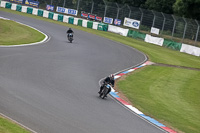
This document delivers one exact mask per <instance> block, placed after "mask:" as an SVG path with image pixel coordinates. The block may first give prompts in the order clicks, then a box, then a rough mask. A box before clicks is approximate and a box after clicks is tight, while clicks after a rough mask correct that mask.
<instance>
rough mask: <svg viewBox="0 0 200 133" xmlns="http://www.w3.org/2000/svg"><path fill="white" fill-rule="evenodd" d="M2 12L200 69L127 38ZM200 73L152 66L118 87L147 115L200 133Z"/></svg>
mask: <svg viewBox="0 0 200 133" xmlns="http://www.w3.org/2000/svg"><path fill="white" fill-rule="evenodd" d="M0 10H2V11H6V12H10V13H15V14H19V15H24V16H28V17H32V18H36V19H40V20H44V21H48V22H52V23H56V24H60V25H64V26H68V27H71V28H75V29H79V30H83V31H86V32H89V33H92V34H96V35H99V36H102V37H105V38H108V39H111V40H113V41H116V42H120V43H123V44H126V45H128V46H131V47H134V48H136V49H138V50H140V51H142V52H144V53H145V54H147V56H148V57H149V59H150V60H151V61H153V62H156V63H163V64H169V65H177V66H186V67H193V68H200V60H199V57H196V56H192V55H188V54H185V53H180V52H178V51H174V50H171V49H167V48H164V47H160V46H156V45H153V44H148V43H145V42H143V41H139V40H134V39H132V38H128V37H123V36H120V35H118V34H114V33H110V32H103V31H97V30H93V29H88V28H83V27H79V26H75V25H71V24H66V23H62V22H58V21H54V20H50V19H46V18H42V17H38V16H33V15H30V14H26V13H20V12H16V11H11V10H8V9H3V8H0ZM199 81H200V72H199V71H195V70H188V69H181V68H172V67H161V66H148V67H145V68H144V69H139V70H137V71H135V72H134V73H132V74H130V75H129V76H127V77H126V80H122V81H119V82H117V86H118V87H119V88H120V90H121V91H122V92H123V93H124V94H125V96H127V97H128V98H129V99H130V101H131V102H132V103H133V104H134V106H136V107H137V108H138V109H140V110H141V111H142V112H144V113H145V114H147V115H149V116H151V117H154V118H155V119H157V120H159V121H161V122H163V123H165V124H166V125H167V126H169V127H172V126H173V127H174V128H175V129H177V130H179V131H183V132H193V133H195V132H198V131H199V130H200V129H199V126H198V125H200V119H199V118H200V116H199V113H198V112H200V108H199V107H200V102H199V100H198V96H199V95H200V94H199V92H200V90H199V88H198V86H199V85H200V84H199V83H200V82H199Z"/></svg>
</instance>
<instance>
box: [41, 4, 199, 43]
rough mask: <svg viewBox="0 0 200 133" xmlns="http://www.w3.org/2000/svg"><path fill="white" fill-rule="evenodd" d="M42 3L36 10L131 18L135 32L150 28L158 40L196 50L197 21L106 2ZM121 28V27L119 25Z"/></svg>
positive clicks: (148, 31)
mask: <svg viewBox="0 0 200 133" xmlns="http://www.w3.org/2000/svg"><path fill="white" fill-rule="evenodd" d="M38 1H39V2H41V3H43V4H41V6H40V7H44V8H45V6H46V5H47V4H49V5H54V7H56V6H61V7H66V8H71V9H76V10H77V11H78V13H79V16H80V13H81V11H85V12H88V13H90V14H97V15H98V16H101V17H109V18H113V19H120V20H121V21H122V24H123V21H124V18H125V17H127V18H131V19H135V20H138V21H140V22H141V25H140V27H139V30H140V31H141V32H144V33H150V32H151V27H154V28H157V29H159V30H160V32H159V36H161V37H164V38H168V39H170V40H174V41H177V42H181V43H189V44H192V45H198V46H200V33H199V30H200V21H198V20H193V19H187V18H184V17H178V16H175V15H171V14H165V13H162V12H156V11H152V10H147V9H142V8H138V7H131V6H129V5H127V4H125V5H121V4H119V3H114V2H107V1H106V0H101V1H100V0H98V1H94V0H59V1H53V0H38ZM121 26H122V25H121Z"/></svg>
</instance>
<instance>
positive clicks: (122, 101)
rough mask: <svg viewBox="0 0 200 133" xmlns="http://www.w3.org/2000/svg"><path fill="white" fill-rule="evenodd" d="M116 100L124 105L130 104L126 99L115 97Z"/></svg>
mask: <svg viewBox="0 0 200 133" xmlns="http://www.w3.org/2000/svg"><path fill="white" fill-rule="evenodd" d="M116 99H117V100H118V101H120V102H121V103H122V104H124V105H130V104H129V103H127V102H126V101H124V100H123V99H121V98H120V97H119V98H116Z"/></svg>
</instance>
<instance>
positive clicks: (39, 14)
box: [37, 9, 44, 17]
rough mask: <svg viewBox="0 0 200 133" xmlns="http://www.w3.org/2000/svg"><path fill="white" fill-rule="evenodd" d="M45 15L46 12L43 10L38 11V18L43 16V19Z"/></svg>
mask: <svg viewBox="0 0 200 133" xmlns="http://www.w3.org/2000/svg"><path fill="white" fill-rule="evenodd" d="M43 13H44V11H43V10H41V9H38V13H37V15H38V16H41V17H42V16H43Z"/></svg>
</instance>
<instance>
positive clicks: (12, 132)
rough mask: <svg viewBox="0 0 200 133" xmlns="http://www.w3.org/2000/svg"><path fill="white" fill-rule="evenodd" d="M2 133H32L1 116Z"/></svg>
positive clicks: (0, 128)
mask: <svg viewBox="0 0 200 133" xmlns="http://www.w3.org/2000/svg"><path fill="white" fill-rule="evenodd" d="M0 133H30V132H29V131H27V130H25V129H23V128H21V127H20V126H19V125H17V124H15V123H13V122H11V121H9V120H7V119H6V118H4V117H1V116H0Z"/></svg>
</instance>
